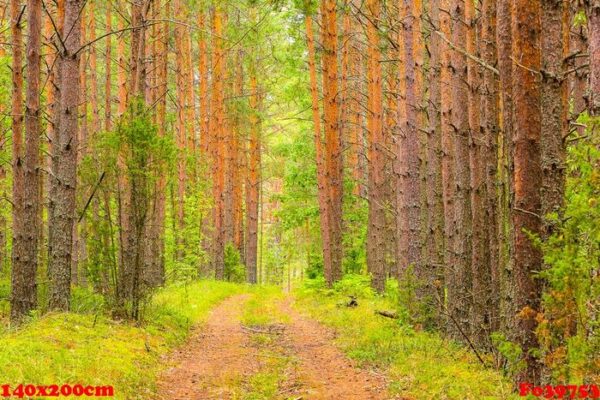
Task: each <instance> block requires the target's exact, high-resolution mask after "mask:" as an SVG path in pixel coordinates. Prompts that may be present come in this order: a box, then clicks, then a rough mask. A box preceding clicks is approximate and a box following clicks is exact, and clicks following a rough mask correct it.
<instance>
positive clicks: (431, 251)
mask: <svg viewBox="0 0 600 400" xmlns="http://www.w3.org/2000/svg"><path fill="white" fill-rule="evenodd" d="M429 19H430V21H431V23H432V25H433V28H432V29H436V28H437V27H438V26H439V23H440V1H439V0H431V1H430V2H429ZM428 49H429V54H430V56H429V71H428V76H427V80H428V85H429V102H428V105H427V113H428V115H429V127H428V138H427V179H426V182H427V189H426V195H427V230H426V233H427V239H426V243H425V245H426V250H427V255H426V258H427V261H426V263H427V267H426V268H427V270H428V275H429V276H431V279H432V280H433V283H434V285H435V287H436V292H435V293H434V294H433V295H434V296H435V298H434V299H432V300H433V301H434V304H436V308H437V312H436V315H435V317H436V321H434V322H435V323H436V325H438V326H440V323H441V318H440V317H441V315H442V312H443V310H440V308H441V306H443V303H444V293H443V288H444V284H443V281H444V273H443V269H442V268H443V262H444V202H443V189H442V169H441V168H442V163H441V160H442V156H441V155H442V136H441V135H442V131H441V130H442V126H441V107H442V104H441V102H440V98H441V85H440V73H441V68H442V65H441V53H440V50H441V40H440V37H439V35H437V34H435V33H432V34H431V35H430V39H429V46H428Z"/></svg>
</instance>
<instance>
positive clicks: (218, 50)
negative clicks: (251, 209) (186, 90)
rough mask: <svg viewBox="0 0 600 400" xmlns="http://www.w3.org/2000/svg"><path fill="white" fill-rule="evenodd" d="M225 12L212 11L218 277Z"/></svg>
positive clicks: (220, 274) (219, 274) (219, 273)
mask: <svg viewBox="0 0 600 400" xmlns="http://www.w3.org/2000/svg"><path fill="white" fill-rule="evenodd" d="M223 19H224V12H223V10H222V9H221V7H219V6H217V7H216V8H215V9H214V12H213V27H212V32H213V40H214V44H213V52H214V53H213V54H214V56H213V74H212V77H213V80H212V83H213V84H212V92H211V95H212V99H211V100H212V105H211V109H212V112H213V119H212V121H211V126H210V129H211V131H212V132H213V135H214V143H213V147H214V149H213V151H214V153H213V156H212V159H213V161H214V162H213V200H214V202H215V205H214V213H213V217H214V233H213V238H214V239H213V265H214V270H215V277H216V278H217V279H223V278H224V276H225V226H224V222H225V221H224V209H225V208H224V206H225V204H224V197H223V196H224V191H225V165H224V161H225V154H226V153H225V130H224V124H225V118H224V114H225V109H224V108H225V106H224V84H223V81H224V78H225V66H226V59H225V51H224V48H223V47H224V43H223V41H224V39H223V37H222V35H223Z"/></svg>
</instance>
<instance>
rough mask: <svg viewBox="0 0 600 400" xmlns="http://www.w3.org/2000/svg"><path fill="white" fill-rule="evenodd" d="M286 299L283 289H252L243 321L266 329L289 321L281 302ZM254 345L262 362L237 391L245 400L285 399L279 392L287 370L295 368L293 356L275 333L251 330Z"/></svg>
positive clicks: (268, 287)
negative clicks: (284, 347)
mask: <svg viewBox="0 0 600 400" xmlns="http://www.w3.org/2000/svg"><path fill="white" fill-rule="evenodd" d="M283 300H284V295H283V293H282V291H281V288H278V287H275V286H259V287H254V288H252V295H251V297H250V298H249V299H248V300H247V301H246V303H245V306H244V311H243V313H242V324H243V325H245V326H247V327H251V328H256V329H258V330H260V329H264V330H267V331H268V329H269V327H271V326H273V325H282V324H283V325H285V324H287V323H289V317H288V316H287V315H285V314H283V313H282V312H281V309H280V307H279V305H280V303H281V302H282V301H283ZM250 335H251V336H250V338H251V340H252V344H253V346H255V347H257V349H258V356H259V357H260V360H261V363H260V368H259V370H258V371H256V372H255V373H254V374H253V375H252V376H251V377H250V378H249V379H248V381H247V382H245V383H242V382H240V386H239V387H238V388H237V390H234V393H235V394H236V395H237V396H238V397H235V396H234V398H240V399H242V400H274V399H284V398H286V397H285V396H284V395H282V394H281V393H280V392H281V390H282V387H283V385H284V384H285V379H286V377H287V374H286V370H287V369H288V368H291V367H292V364H293V362H294V359H293V357H291V356H289V355H287V354H285V352H284V349H283V348H282V347H281V345H280V343H279V335H278V334H276V333H260V332H256V333H255V332H251V333H250Z"/></svg>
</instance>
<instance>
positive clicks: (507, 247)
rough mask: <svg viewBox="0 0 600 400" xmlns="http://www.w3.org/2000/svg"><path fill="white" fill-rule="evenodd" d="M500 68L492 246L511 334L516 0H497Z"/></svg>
mask: <svg viewBox="0 0 600 400" xmlns="http://www.w3.org/2000/svg"><path fill="white" fill-rule="evenodd" d="M497 1H498V10H497V18H498V20H497V30H496V39H497V44H498V51H497V54H498V70H499V74H500V86H499V93H500V99H499V100H500V101H499V115H500V117H499V125H500V134H499V136H498V157H499V162H498V179H497V181H499V183H500V185H499V186H500V187H499V190H498V192H499V197H498V198H499V202H498V224H497V226H498V229H497V231H496V235H490V248H494V246H496V247H497V248H498V269H499V271H498V276H499V279H498V282H499V284H500V290H499V293H500V304H499V305H500V318H499V321H501V326H500V328H501V330H502V331H503V332H505V333H507V334H508V335H511V336H512V334H513V332H514V331H515V328H514V315H515V313H516V307H515V301H514V298H515V293H514V292H515V291H514V271H513V267H512V260H513V257H512V254H513V251H514V249H513V244H514V231H513V230H512V229H511V221H510V220H511V211H510V209H511V208H512V204H514V185H513V180H512V175H513V170H514V165H513V160H512V158H513V157H512V149H513V147H512V138H513V130H514V129H513V114H514V104H513V91H512V90H513V75H512V64H513V61H512V60H511V59H510V57H507V56H506V55H507V54H512V42H513V38H512V28H511V25H512V9H511V8H512V6H511V4H512V0H497Z"/></svg>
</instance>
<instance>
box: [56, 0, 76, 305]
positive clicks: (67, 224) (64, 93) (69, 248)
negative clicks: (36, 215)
mask: <svg viewBox="0 0 600 400" xmlns="http://www.w3.org/2000/svg"><path fill="white" fill-rule="evenodd" d="M82 4H83V2H82V0H67V1H66V3H65V23H64V31H63V35H62V36H63V41H64V44H65V48H64V49H61V54H60V58H61V68H60V74H61V76H60V80H59V85H60V102H59V114H58V118H60V122H59V127H58V134H57V139H58V140H57V143H56V147H55V149H54V150H55V153H54V154H53V156H54V157H56V162H55V168H56V169H55V170H54V171H53V179H51V181H50V182H51V185H52V186H54V187H55V188H54V190H51V191H50V193H51V195H55V196H56V197H53V198H52V197H51V198H50V199H49V200H50V202H51V203H53V204H54V213H52V214H51V219H49V220H48V226H49V229H50V231H51V233H50V234H49V243H48V249H49V264H48V273H49V277H50V302H49V306H50V308H51V309H55V310H68V309H69V305H70V297H71V262H72V252H73V225H74V220H75V190H76V187H77V148H78V146H79V143H78V137H77V136H78V135H77V116H78V115H77V107H78V103H79V80H77V79H73V77H74V76H78V74H79V60H80V54H79V53H78V50H79V47H80V33H81V19H80V12H81V8H82ZM66 32H68V34H65V33H66Z"/></svg>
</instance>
